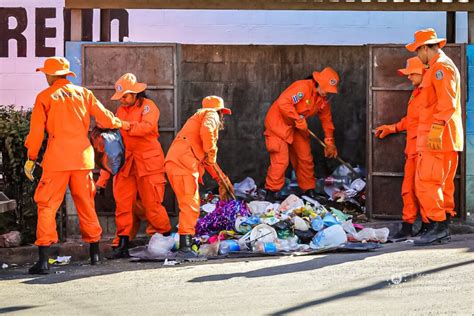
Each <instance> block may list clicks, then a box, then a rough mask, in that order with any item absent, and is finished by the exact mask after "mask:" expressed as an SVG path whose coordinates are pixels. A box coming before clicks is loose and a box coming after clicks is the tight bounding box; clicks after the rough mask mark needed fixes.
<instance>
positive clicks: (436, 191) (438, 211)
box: [415, 151, 458, 222]
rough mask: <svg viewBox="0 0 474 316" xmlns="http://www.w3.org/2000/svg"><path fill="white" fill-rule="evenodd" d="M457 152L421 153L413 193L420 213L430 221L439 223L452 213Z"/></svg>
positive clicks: (454, 213)
mask: <svg viewBox="0 0 474 316" xmlns="http://www.w3.org/2000/svg"><path fill="white" fill-rule="evenodd" d="M457 166H458V153H457V152H454V151H453V152H421V153H420V154H419V157H418V163H417V170H416V176H415V191H416V196H417V198H418V201H419V203H420V209H421V213H422V214H425V216H426V218H428V219H429V220H431V221H436V222H441V221H444V220H445V219H446V214H451V215H452V216H454V215H456V212H455V211H454V206H455V205H454V177H455V175H456V169H457Z"/></svg>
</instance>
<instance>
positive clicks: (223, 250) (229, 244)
mask: <svg viewBox="0 0 474 316" xmlns="http://www.w3.org/2000/svg"><path fill="white" fill-rule="evenodd" d="M235 251H240V245H239V243H238V242H237V241H236V240H223V241H221V243H220V245H219V254H221V255H226V254H228V253H230V252H235Z"/></svg>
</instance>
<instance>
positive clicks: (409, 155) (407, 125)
mask: <svg viewBox="0 0 474 316" xmlns="http://www.w3.org/2000/svg"><path fill="white" fill-rule="evenodd" d="M425 71H426V66H425V65H424V64H423V63H422V62H421V60H420V59H419V58H418V57H412V58H410V59H408V60H407V64H406V68H404V69H399V70H398V73H399V74H400V75H401V76H408V79H409V80H410V81H411V82H412V84H413V86H414V87H415V89H414V90H413V92H412V94H411V96H410V99H409V100H408V108H407V115H406V116H405V117H404V118H402V119H401V120H400V121H399V122H398V123H395V124H390V125H382V126H379V127H377V128H376V129H375V136H376V137H378V138H380V139H384V138H385V137H387V136H388V135H391V134H395V133H399V132H402V131H406V133H407V137H406V146H405V174H404V177H403V183H402V199H403V210H402V220H403V222H402V228H401V230H400V231H398V232H397V233H396V234H395V235H394V236H393V238H394V239H402V238H406V237H411V236H414V235H416V234H414V233H413V223H414V222H415V221H416V218H417V216H418V210H419V205H418V199H417V198H416V194H415V173H416V164H417V159H418V152H417V151H416V139H417V137H416V136H417V133H418V119H419V111H420V108H421V107H422V106H423V100H424V99H423V97H424V96H423V95H422V93H421V90H422V89H421V88H420V84H421V80H422V79H423V74H424V73H425ZM421 218H422V222H423V226H422V228H421V229H420V232H421V231H424V230H425V229H426V228H427V224H428V219H427V218H426V217H425V216H424V214H421Z"/></svg>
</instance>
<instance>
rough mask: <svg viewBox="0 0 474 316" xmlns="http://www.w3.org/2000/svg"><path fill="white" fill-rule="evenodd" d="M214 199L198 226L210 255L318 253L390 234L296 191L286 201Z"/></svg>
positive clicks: (377, 240)
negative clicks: (304, 198) (357, 221)
mask: <svg viewBox="0 0 474 316" xmlns="http://www.w3.org/2000/svg"><path fill="white" fill-rule="evenodd" d="M236 187H238V185H236ZM347 190H351V189H350V188H349V189H347ZM352 190H355V189H352ZM211 198H212V199H211V200H210V201H208V203H206V204H204V205H202V213H203V215H202V216H201V217H200V219H199V221H198V224H197V227H196V236H197V240H196V242H197V244H198V245H199V254H201V255H203V256H206V257H212V256H217V255H226V254H228V253H234V252H241V251H244V252H254V253H267V254H272V253H285V252H314V251H321V250H328V249H336V248H338V247H340V246H342V245H346V244H347V243H352V242H357V243H385V242H386V241H387V238H388V234H389V230H388V228H381V229H373V228H364V227H363V226H361V225H360V224H354V223H353V222H352V218H353V215H350V214H346V213H344V212H342V211H341V210H339V209H336V208H334V207H329V208H326V207H325V206H324V205H322V204H320V203H319V202H318V201H316V200H313V199H309V198H307V200H311V202H309V201H304V200H303V199H301V198H299V197H298V196H296V195H294V194H291V195H290V196H288V197H287V198H286V199H285V200H284V201H283V202H282V203H271V202H268V201H251V202H249V203H247V202H245V201H218V199H217V198H215V197H211Z"/></svg>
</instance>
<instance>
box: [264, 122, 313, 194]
mask: <svg viewBox="0 0 474 316" xmlns="http://www.w3.org/2000/svg"><path fill="white" fill-rule="evenodd" d="M265 145H266V146H267V150H268V153H269V155H270V166H269V167H268V171H267V178H266V180H265V188H267V189H269V190H271V191H274V192H277V191H280V190H281V189H282V188H283V185H284V184H285V172H286V169H287V168H288V164H289V162H291V165H292V166H293V169H294V170H295V173H296V180H297V181H298V186H299V187H300V189H301V190H303V191H306V190H310V189H314V188H315V187H316V178H315V176H314V162H313V155H312V154H311V142H310V139H309V136H304V135H303V134H302V133H300V132H298V131H295V133H294V136H293V143H292V144H288V143H286V142H285V141H284V140H282V139H281V138H279V137H277V136H268V135H265Z"/></svg>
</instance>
